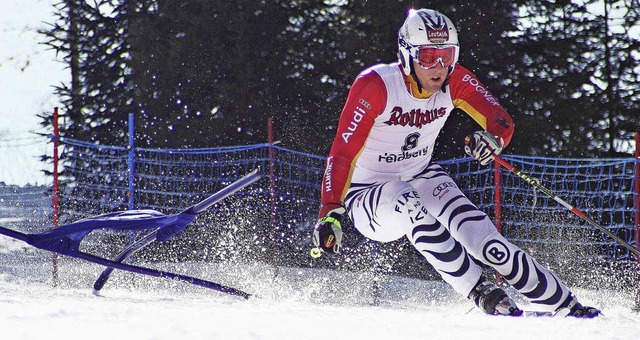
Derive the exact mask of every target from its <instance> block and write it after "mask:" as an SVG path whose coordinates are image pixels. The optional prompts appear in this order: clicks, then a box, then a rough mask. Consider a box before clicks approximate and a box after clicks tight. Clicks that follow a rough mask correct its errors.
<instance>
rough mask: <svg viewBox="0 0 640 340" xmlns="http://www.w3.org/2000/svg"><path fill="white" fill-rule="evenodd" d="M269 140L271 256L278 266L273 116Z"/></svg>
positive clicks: (268, 124)
mask: <svg viewBox="0 0 640 340" xmlns="http://www.w3.org/2000/svg"><path fill="white" fill-rule="evenodd" d="M267 140H268V142H269V201H270V204H271V247H272V248H271V252H272V253H271V256H272V257H273V265H274V266H276V272H277V266H278V247H277V244H276V241H277V240H276V236H277V233H276V227H277V205H276V176H275V150H274V149H273V143H274V131H273V117H269V118H267Z"/></svg>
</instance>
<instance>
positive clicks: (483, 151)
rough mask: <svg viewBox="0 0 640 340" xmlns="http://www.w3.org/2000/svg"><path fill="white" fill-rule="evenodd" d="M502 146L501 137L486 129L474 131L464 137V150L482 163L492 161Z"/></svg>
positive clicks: (485, 163)
mask: <svg viewBox="0 0 640 340" xmlns="http://www.w3.org/2000/svg"><path fill="white" fill-rule="evenodd" d="M502 148H504V141H503V140H502V138H500V137H498V136H494V135H493V134H491V133H489V132H487V131H476V132H474V133H473V134H472V135H469V136H467V137H466V138H465V139H464V152H465V153H466V154H467V155H469V156H471V157H473V159H475V160H477V161H478V162H480V164H482V165H487V164H489V162H491V161H493V159H494V158H495V157H496V155H498V154H500V152H502Z"/></svg>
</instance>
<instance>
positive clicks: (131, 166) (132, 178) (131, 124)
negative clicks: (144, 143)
mask: <svg viewBox="0 0 640 340" xmlns="http://www.w3.org/2000/svg"><path fill="white" fill-rule="evenodd" d="M133 117H134V116H133V113H130V114H129V146H128V149H129V159H128V162H127V163H128V166H129V176H128V177H129V210H133V209H135V207H136V202H135V197H134V193H135V191H134V190H135V187H134V184H135V162H136V159H135V157H136V155H135V150H134V145H133V134H134V133H135V128H134V120H133Z"/></svg>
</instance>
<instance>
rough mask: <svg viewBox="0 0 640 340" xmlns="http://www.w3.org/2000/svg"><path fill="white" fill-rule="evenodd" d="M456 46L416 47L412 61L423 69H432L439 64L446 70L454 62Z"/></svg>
mask: <svg viewBox="0 0 640 340" xmlns="http://www.w3.org/2000/svg"><path fill="white" fill-rule="evenodd" d="M457 52H458V46H444V47H435V46H418V47H415V48H414V51H413V54H414V55H413V59H414V60H415V61H416V62H417V63H418V65H420V66H421V67H422V68H424V69H427V70H429V69H432V68H434V67H436V65H438V63H440V64H441V65H442V67H444V68H447V67H450V66H451V65H453V64H454V63H455V61H456V55H457Z"/></svg>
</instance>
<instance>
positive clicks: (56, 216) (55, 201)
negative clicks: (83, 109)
mask: <svg viewBox="0 0 640 340" xmlns="http://www.w3.org/2000/svg"><path fill="white" fill-rule="evenodd" d="M58 119H59V114H58V108H57V107H55V108H53V197H52V199H51V208H52V210H53V211H52V216H51V220H52V221H51V222H52V224H53V229H55V228H58V225H59V223H60V212H59V206H60V185H59V182H58V147H59V145H60V130H59V126H58ZM51 264H52V270H51V275H52V279H53V283H54V284H56V283H57V282H58V253H56V252H52V253H51Z"/></svg>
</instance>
